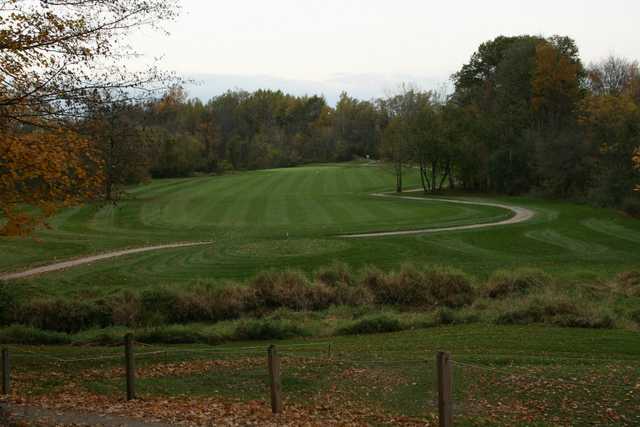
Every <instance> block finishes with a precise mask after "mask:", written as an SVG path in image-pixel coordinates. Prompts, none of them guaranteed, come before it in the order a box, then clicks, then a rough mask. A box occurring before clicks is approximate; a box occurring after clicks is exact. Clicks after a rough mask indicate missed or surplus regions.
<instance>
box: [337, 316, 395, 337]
mask: <svg viewBox="0 0 640 427" xmlns="http://www.w3.org/2000/svg"><path fill="white" fill-rule="evenodd" d="M403 329H405V328H404V327H403V326H402V323H400V321H399V320H398V319H395V318H393V317H390V316H387V315H377V316H371V317H365V318H364V319H361V320H359V321H357V322H355V323H353V324H351V325H349V326H345V327H343V328H341V329H339V330H338V334H339V335H365V334H380V333H385V332H398V331H402V330H403Z"/></svg>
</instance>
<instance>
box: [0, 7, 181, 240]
mask: <svg viewBox="0 0 640 427" xmlns="http://www.w3.org/2000/svg"><path fill="white" fill-rule="evenodd" d="M175 13H176V5H175V3H174V2H173V0H110V1H103V0H56V1H45V0H43V1H31V0H5V1H3V2H2V3H0V185H1V188H0V205H1V206H2V211H3V212H2V214H3V215H2V216H3V218H2V219H1V220H0V221H1V222H0V224H2V225H1V227H2V228H1V230H0V232H1V233H2V234H17V233H18V234H19V233H26V232H28V231H30V230H31V229H32V228H33V227H34V226H35V225H36V224H38V223H39V222H40V220H41V219H42V218H44V217H46V216H48V215H51V214H52V213H53V212H55V208H56V207H59V206H64V205H68V204H71V203H76V202H79V201H83V200H86V199H87V198H91V197H94V196H95V195H96V192H95V190H96V189H97V188H101V184H100V185H97V184H98V182H99V181H100V180H101V176H102V171H101V169H100V167H101V163H100V161H99V159H98V158H96V156H95V149H94V148H95V147H93V142H92V141H91V140H90V139H87V138H85V137H83V136H81V135H80V134H79V133H78V129H77V128H78V122H79V120H81V119H82V117H83V115H84V114H85V113H86V112H87V108H88V105H89V104H90V103H92V102H94V101H95V100H96V97H95V92H96V91H110V92H111V93H114V94H115V93H117V94H119V97H120V98H121V99H122V98H130V97H136V96H141V95H145V94H148V93H149V91H152V90H153V89H154V85H158V86H162V85H164V82H165V81H166V78H167V77H168V76H166V75H162V74H160V73H159V72H158V71H157V70H156V69H154V68H150V69H149V70H147V71H145V72H139V73H131V72H128V71H127V69H126V68H125V67H123V66H122V65H121V64H123V61H124V60H125V59H126V58H128V57H129V56H130V55H132V54H133V53H134V52H131V51H130V50H129V48H128V47H127V44H126V42H127V36H128V35H129V34H130V33H131V31H132V30H134V29H135V28H138V27H141V26H149V27H155V28H157V26H158V25H159V24H160V23H162V22H163V21H166V20H167V19H172V18H173V17H174V16H175ZM156 87H157V86H156ZM81 181H84V182H81ZM26 206H29V207H30V208H29V209H23V208H24V207H26ZM34 212H36V213H35V214H34Z"/></svg>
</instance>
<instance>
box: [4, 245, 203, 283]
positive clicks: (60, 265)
mask: <svg viewBox="0 0 640 427" xmlns="http://www.w3.org/2000/svg"><path fill="white" fill-rule="evenodd" d="M212 243H213V242H196V243H173V244H169V245H157V246H146V247H143V248H135V249H124V250H121V251H115V252H107V253H104V254H100V255H93V256H88V257H83V258H77V259H72V260H69V261H62V262H57V263H55V264H49V265H44V266H42V267H35V268H31V269H29V270H24V271H19V272H16V273H7V274H2V273H0V280H16V279H24V278H26V277H31V276H37V275H39V274H44V273H51V272H52V271H58V270H65V269H67V268H72V267H77V266H79V265H84V264H90V263H92V262H95V261H102V260H105V259H110V258H117V257H121V256H125V255H131V254H139V253H142V252H151V251H158V250H161V249H176V248H187V247H191V246H203V245H210V244H212Z"/></svg>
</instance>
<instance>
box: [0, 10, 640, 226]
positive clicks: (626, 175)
mask: <svg viewBox="0 0 640 427" xmlns="http://www.w3.org/2000/svg"><path fill="white" fill-rule="evenodd" d="M2 8H4V9H2ZM176 13H177V10H176V5H175V3H174V2H173V1H172V0H153V1H149V0H144V1H143V0H116V1H114V2H108V3H105V2H102V1H99V0H82V1H59V2H56V3H55V4H53V3H52V4H44V3H38V2H30V1H28V0H11V1H9V2H6V3H5V4H4V6H0V23H2V24H3V25H4V28H6V30H5V31H3V32H2V34H0V130H1V132H0V154H1V155H0V202H1V203H0V217H1V218H0V234H25V233H28V232H29V231H30V230H33V228H34V227H36V226H37V225H38V224H40V223H41V221H42V219H44V218H46V217H48V216H50V215H52V214H53V213H54V212H55V211H56V210H57V209H59V208H60V207H62V206H69V205H72V204H75V203H82V202H84V201H87V200H108V201H115V200H118V198H119V197H121V196H122V194H123V191H124V189H125V188H126V186H127V185H130V184H136V183H140V182H144V181H146V180H148V179H151V178H168V177H184V176H191V175H193V174H220V173H224V172H228V171H237V170H253V169H264V168H273V167H289V166H296V165H301V164H306V163H311V162H340V161H349V160H353V159H357V158H371V159H378V160H381V161H384V162H385V163H386V164H389V165H391V166H392V169H393V171H394V175H395V179H396V189H397V190H398V191H403V189H404V185H403V178H404V177H405V176H406V175H407V174H409V173H411V174H414V173H415V174H419V178H420V182H421V183H422V186H423V188H424V190H425V192H429V193H435V192H440V191H443V190H445V189H449V190H455V189H460V190H463V191H475V192H491V193H498V194H511V195H514V194H527V193H534V192H535V193H540V194H544V195H548V196H553V197H559V198H568V199H572V200H579V201H588V202H590V203H593V204H597V205H602V206H613V207H623V208H625V209H626V210H628V211H630V212H634V213H639V212H640V201H639V198H640V192H634V191H633V190H634V189H636V190H638V191H640V188H638V187H637V186H638V183H639V182H640V178H639V175H640V148H639V147H640V108H639V107H640V70H639V67H638V63H637V62H632V61H629V60H626V59H624V58H616V57H610V58H607V59H605V60H603V61H601V62H598V63H595V64H590V65H588V66H586V65H584V64H583V63H582V60H581V58H580V56H579V52H578V49H577V47H576V44H575V42H574V41H573V40H572V39H570V38H568V37H560V36H554V37H550V38H543V37H537V36H517V37H502V36H501V37H498V38H496V39H494V40H491V41H488V42H485V43H483V44H482V45H480V47H479V48H478V50H477V51H476V52H475V53H474V54H473V55H472V57H471V59H470V61H469V62H468V63H467V64H464V65H463V66H462V68H461V69H460V70H459V71H458V72H457V73H455V74H454V75H453V76H452V80H453V82H454V85H455V90H454V91H453V93H439V92H436V91H422V90H419V89H417V88H413V87H411V86H403V87H402V88H401V89H400V90H398V91H397V93H396V94H394V95H392V96H388V97H386V98H380V99H372V100H367V101H363V100H358V99H355V98H353V97H350V96H349V95H348V94H346V93H343V94H342V95H341V96H340V99H339V101H338V102H337V104H336V106H335V107H333V106H330V105H328V104H327V102H326V100H325V99H324V98H323V97H322V96H315V95H312V96H293V95H289V94H285V93H283V92H281V91H271V90H259V91H256V92H253V93H249V92H245V91H241V90H235V91H229V92H227V93H225V94H222V95H220V96H217V97H215V98H213V99H211V100H209V101H207V102H202V101H200V100H198V99H190V98H189V97H188V96H187V94H186V93H185V91H184V90H183V89H182V88H181V86H180V84H179V83H180V82H179V80H178V79H176V78H174V77H173V76H169V75H167V74H165V73H162V72H160V71H158V70H157V69H155V68H153V67H151V68H150V69H148V70H147V71H146V72H144V73H129V72H127V70H126V69H125V68H124V67H122V66H120V64H121V60H122V58H125V57H127V56H129V55H133V54H134V53H133V52H128V51H127V50H126V49H127V48H126V36H127V35H128V34H129V33H130V31H132V30H133V29H135V28H137V27H143V26H148V25H152V26H157V25H158V23H160V22H163V21H167V20H171V19H173V18H174V17H175V16H176ZM167 88H168V89H167ZM27 207H28V208H27Z"/></svg>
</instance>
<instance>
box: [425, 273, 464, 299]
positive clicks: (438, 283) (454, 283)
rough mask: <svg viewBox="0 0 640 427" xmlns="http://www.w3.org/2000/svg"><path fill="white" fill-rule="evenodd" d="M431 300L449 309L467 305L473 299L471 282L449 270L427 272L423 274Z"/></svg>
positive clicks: (461, 274)
mask: <svg viewBox="0 0 640 427" xmlns="http://www.w3.org/2000/svg"><path fill="white" fill-rule="evenodd" d="M424 280H425V281H426V283H427V287H428V289H429V293H430V295H431V298H432V299H433V300H434V301H435V302H436V303H437V304H439V305H443V306H445V307H450V308H458V307H463V306H465V305H469V304H471V303H472V302H473V300H474V299H475V289H474V288H473V285H472V284H471V280H470V279H469V278H468V277H467V276H466V275H465V274H464V273H462V272H459V271H456V270H449V269H437V270H428V271H426V272H425V273H424Z"/></svg>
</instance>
